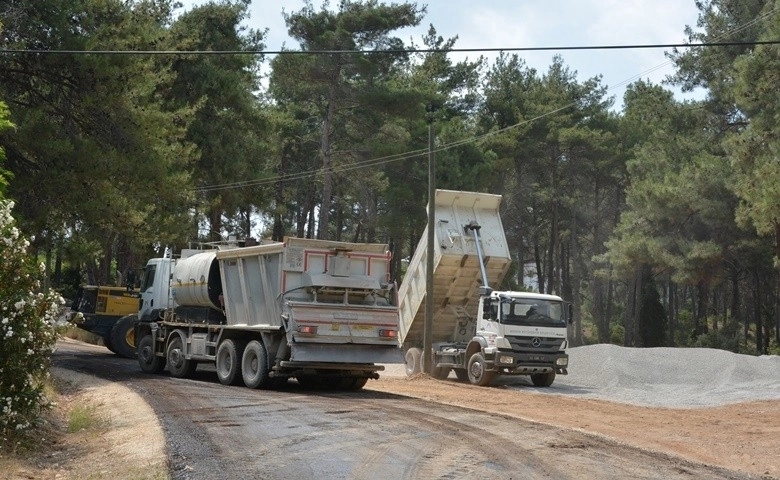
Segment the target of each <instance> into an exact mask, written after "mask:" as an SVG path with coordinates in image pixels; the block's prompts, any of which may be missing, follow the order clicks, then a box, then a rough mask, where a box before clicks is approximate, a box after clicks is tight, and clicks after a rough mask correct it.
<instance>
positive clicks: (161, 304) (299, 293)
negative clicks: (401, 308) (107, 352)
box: [135, 238, 403, 390]
mask: <svg viewBox="0 0 780 480" xmlns="http://www.w3.org/2000/svg"><path fill="white" fill-rule="evenodd" d="M389 266H390V253H389V250H388V248H387V245H383V244H363V243H345V242H335V241H324V240H312V239H300V238H287V239H285V241H284V242H272V243H267V244H261V245H255V246H246V247H237V246H230V247H222V248H219V249H216V250H205V251H185V252H182V254H181V256H180V258H173V256H172V255H169V254H166V255H164V256H163V257H162V258H155V259H151V260H149V262H148V263H147V265H146V268H145V269H144V276H143V279H142V282H141V309H140V311H139V313H138V319H139V321H138V323H137V324H136V332H135V334H136V338H137V339H138V342H137V356H138V362H139V365H140V367H141V369H142V370H143V371H145V372H149V373H158V372H161V371H162V370H163V369H164V368H166V367H167V369H168V371H169V372H170V374H171V375H172V376H173V377H188V376H190V375H191V374H192V373H193V372H194V370H195V368H196V366H197V364H198V363H212V364H215V366H216V371H217V377H218V378H219V381H220V382H221V383H223V384H239V383H243V384H244V385H245V386H247V387H249V388H271V387H274V386H278V385H279V384H282V383H285V382H287V380H288V379H289V378H295V379H297V381H298V382H299V383H301V384H303V385H306V386H313V387H328V388H330V387H332V388H338V389H344V390H358V389H361V388H362V387H363V386H364V385H365V384H366V382H367V381H368V380H369V379H376V378H379V374H378V372H379V371H382V370H384V366H383V364H388V363H401V362H402V361H403V356H402V352H401V349H400V346H399V343H398V307H397V306H396V302H395V298H396V293H397V292H396V289H395V286H394V285H393V284H391V282H390V274H389Z"/></svg>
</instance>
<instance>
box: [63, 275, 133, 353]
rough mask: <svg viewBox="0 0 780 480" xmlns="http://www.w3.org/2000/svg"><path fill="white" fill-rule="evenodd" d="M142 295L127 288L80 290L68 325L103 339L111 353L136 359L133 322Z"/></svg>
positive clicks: (91, 287) (82, 287) (95, 287)
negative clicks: (70, 324)
mask: <svg viewBox="0 0 780 480" xmlns="http://www.w3.org/2000/svg"><path fill="white" fill-rule="evenodd" d="M140 298H141V294H140V292H139V291H138V290H137V289H133V288H128V287H103V286H97V285H84V286H81V287H79V289H78V292H77V293H76V298H75V299H74V300H73V304H72V305H71V310H72V311H73V313H72V315H71V317H70V322H71V323H72V324H74V325H76V326H77V327H79V328H81V329H82V330H86V331H88V332H91V333H94V334H95V335H97V336H99V337H101V338H102V339H103V344H104V345H105V346H106V348H108V349H109V350H111V351H112V352H114V353H116V354H117V355H120V356H122V357H127V358H135V328H134V327H135V323H136V322H137V321H138V307H139V299H140Z"/></svg>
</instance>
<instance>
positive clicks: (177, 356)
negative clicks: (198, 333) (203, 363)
mask: <svg viewBox="0 0 780 480" xmlns="http://www.w3.org/2000/svg"><path fill="white" fill-rule="evenodd" d="M165 358H166V359H167V360H168V361H167V363H168V371H169V372H171V376H172V377H176V378H187V377H191V376H192V374H193V373H195V369H196V368H198V364H197V363H196V362H193V361H192V360H187V358H186V357H185V356H184V343H183V342H182V341H181V336H179V335H178V334H175V333H174V334H173V335H171V340H170V341H169V342H168V348H167V349H166V355H165Z"/></svg>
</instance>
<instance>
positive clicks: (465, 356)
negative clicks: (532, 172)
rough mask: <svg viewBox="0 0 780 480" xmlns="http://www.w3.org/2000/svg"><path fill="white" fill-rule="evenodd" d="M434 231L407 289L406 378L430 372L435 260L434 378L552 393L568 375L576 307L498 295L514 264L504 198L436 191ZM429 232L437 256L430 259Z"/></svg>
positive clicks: (553, 299)
mask: <svg viewBox="0 0 780 480" xmlns="http://www.w3.org/2000/svg"><path fill="white" fill-rule="evenodd" d="M434 200H435V203H434V205H435V215H434V220H435V224H434V225H433V226H431V225H428V226H427V227H426V229H425V231H424V232H423V235H422V238H421V239H420V241H419V244H418V245H417V248H416V250H415V253H414V255H413V257H412V258H411V260H410V262H409V266H408V268H407V271H406V274H405V276H404V278H403V282H402V283H401V286H400V289H399V294H398V302H399V329H400V330H399V341H400V343H401V345H402V347H403V349H404V352H405V353H404V359H405V363H406V372H407V374H408V375H413V374H416V373H419V372H421V371H422V365H423V363H424V362H423V359H422V353H423V351H424V349H425V348H424V347H425V346H424V344H423V342H424V335H425V315H426V307H425V302H427V301H428V299H427V298H426V296H427V288H426V280H427V277H428V274H427V272H428V255H429V254H430V255H433V298H432V302H433V317H432V321H431V329H430V332H429V334H430V340H431V344H432V349H431V350H432V359H431V365H432V367H433V370H432V372H430V373H431V374H432V375H433V376H434V377H437V378H446V377H447V376H448V375H449V374H450V372H451V371H453V370H454V372H455V375H456V376H457V378H458V379H460V380H462V381H469V382H471V383H473V384H475V385H482V386H485V385H489V384H490V383H491V381H492V380H493V378H494V377H496V376H497V375H530V377H531V380H532V382H533V383H534V385H537V386H549V385H551V384H552V383H553V381H554V380H555V376H556V374H564V375H565V374H566V373H567V367H568V355H567V354H566V352H565V350H566V348H567V346H568V342H567V336H566V335H567V325H568V323H570V322H571V305H570V304H568V303H566V302H564V301H563V300H562V299H561V298H560V297H558V296H554V295H545V294H539V293H531V292H515V291H494V290H493V289H492V288H491V285H499V284H500V283H501V282H502V281H503V279H504V277H505V276H506V274H507V272H508V270H509V267H510V264H511V262H512V258H511V255H510V253H509V248H508V246H507V241H506V236H505V234H504V229H503V226H502V223H501V217H500V216H499V206H500V203H501V196H500V195H492V194H486V193H476V192H463V191H452V190H436V194H435V199H434ZM428 228H433V229H434V251H433V252H429V251H428Z"/></svg>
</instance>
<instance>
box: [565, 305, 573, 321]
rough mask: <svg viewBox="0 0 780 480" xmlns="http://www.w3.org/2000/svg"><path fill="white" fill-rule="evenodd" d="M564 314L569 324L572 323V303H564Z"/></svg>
mask: <svg viewBox="0 0 780 480" xmlns="http://www.w3.org/2000/svg"><path fill="white" fill-rule="evenodd" d="M566 316H567V317H569V325H571V324H573V323H574V305H573V304H571V303H566Z"/></svg>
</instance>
